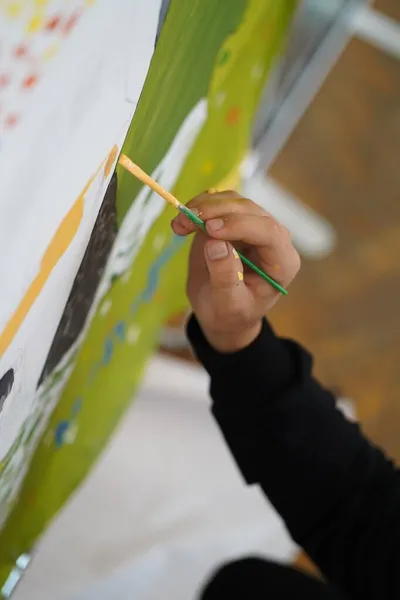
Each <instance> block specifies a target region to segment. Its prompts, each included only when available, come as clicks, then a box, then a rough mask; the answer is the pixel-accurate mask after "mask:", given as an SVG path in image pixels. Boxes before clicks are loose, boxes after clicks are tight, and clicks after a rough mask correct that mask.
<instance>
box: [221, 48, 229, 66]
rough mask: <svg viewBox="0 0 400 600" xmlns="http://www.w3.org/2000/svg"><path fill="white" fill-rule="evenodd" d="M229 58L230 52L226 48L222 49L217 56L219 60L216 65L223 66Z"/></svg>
mask: <svg viewBox="0 0 400 600" xmlns="http://www.w3.org/2000/svg"><path fill="white" fill-rule="evenodd" d="M230 57H231V51H230V50H228V49H227V48H223V50H221V52H220V55H219V60H218V64H219V65H225V64H226V63H227V62H228V60H229V59H230Z"/></svg>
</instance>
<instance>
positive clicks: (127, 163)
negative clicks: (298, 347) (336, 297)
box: [119, 154, 288, 296]
mask: <svg viewBox="0 0 400 600" xmlns="http://www.w3.org/2000/svg"><path fill="white" fill-rule="evenodd" d="M119 164H120V165H121V166H122V167H124V169H126V170H127V171H129V173H131V174H132V175H134V176H135V177H136V178H137V179H139V180H140V181H141V182H142V183H144V184H145V185H147V186H148V187H149V188H151V189H152V190H153V191H154V192H156V193H157V194H158V195H159V196H161V198H164V200H166V201H167V202H168V203H169V204H171V205H172V206H173V207H174V208H176V209H177V210H179V211H180V212H182V213H183V214H184V215H186V216H187V217H188V219H189V220H190V221H191V222H192V223H194V224H195V225H197V226H198V227H200V229H202V230H203V231H205V232H206V233H207V229H206V225H205V223H204V221H202V220H201V219H200V218H199V217H198V216H197V215H196V214H195V213H194V212H192V211H191V210H190V209H189V208H188V207H187V206H185V205H184V204H182V203H181V202H179V200H178V199H177V198H175V196H173V195H172V194H171V193H170V192H167V191H166V190H164V188H162V187H161V185H159V184H158V183H157V181H154V179H152V177H150V175H147V173H145V172H144V171H143V170H142V169H141V168H140V167H138V165H136V164H135V163H134V162H132V161H131V159H130V158H128V157H127V156H125V154H121V156H120V158H119ZM236 252H237V253H238V255H239V257H240V259H241V260H242V262H243V263H244V264H245V265H247V266H248V267H249V268H250V269H252V270H253V271H254V272H255V273H257V274H258V275H260V277H262V278H263V279H265V281H268V283H269V284H270V285H272V287H273V288H275V289H276V290H278V292H280V293H281V294H284V295H285V296H287V294H288V292H287V290H285V288H284V287H282V286H281V285H280V284H279V283H278V282H277V281H275V279H273V278H272V277H270V276H269V275H267V273H264V271H262V270H261V269H259V268H258V267H257V265H255V264H254V263H252V262H251V261H250V260H249V259H248V258H246V257H245V256H243V254H241V253H240V252H238V251H236Z"/></svg>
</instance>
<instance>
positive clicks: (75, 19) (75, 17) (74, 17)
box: [64, 13, 80, 34]
mask: <svg viewBox="0 0 400 600" xmlns="http://www.w3.org/2000/svg"><path fill="white" fill-rule="evenodd" d="M79 17H80V15H79V13H76V14H75V15H72V17H70V18H69V19H68V21H67V22H66V23H65V25H64V33H67V34H68V33H70V32H71V30H72V29H73V28H74V27H75V25H76V24H77V22H78V19H79Z"/></svg>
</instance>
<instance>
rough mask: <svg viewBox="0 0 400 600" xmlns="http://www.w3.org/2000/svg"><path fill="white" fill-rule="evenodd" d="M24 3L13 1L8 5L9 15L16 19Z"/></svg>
mask: <svg viewBox="0 0 400 600" xmlns="http://www.w3.org/2000/svg"><path fill="white" fill-rule="evenodd" d="M21 9H22V5H21V2H11V3H10V4H9V5H8V6H7V15H8V17H9V18H10V19H16V18H17V17H19V15H20V13H21Z"/></svg>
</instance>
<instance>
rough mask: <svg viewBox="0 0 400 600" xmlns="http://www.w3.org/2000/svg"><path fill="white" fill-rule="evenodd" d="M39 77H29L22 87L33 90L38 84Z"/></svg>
mask: <svg viewBox="0 0 400 600" xmlns="http://www.w3.org/2000/svg"><path fill="white" fill-rule="evenodd" d="M37 80H38V78H37V75H28V77H26V78H25V79H24V81H23V83H22V87H23V88H25V89H30V88H33V86H34V85H36V84H37Z"/></svg>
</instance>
